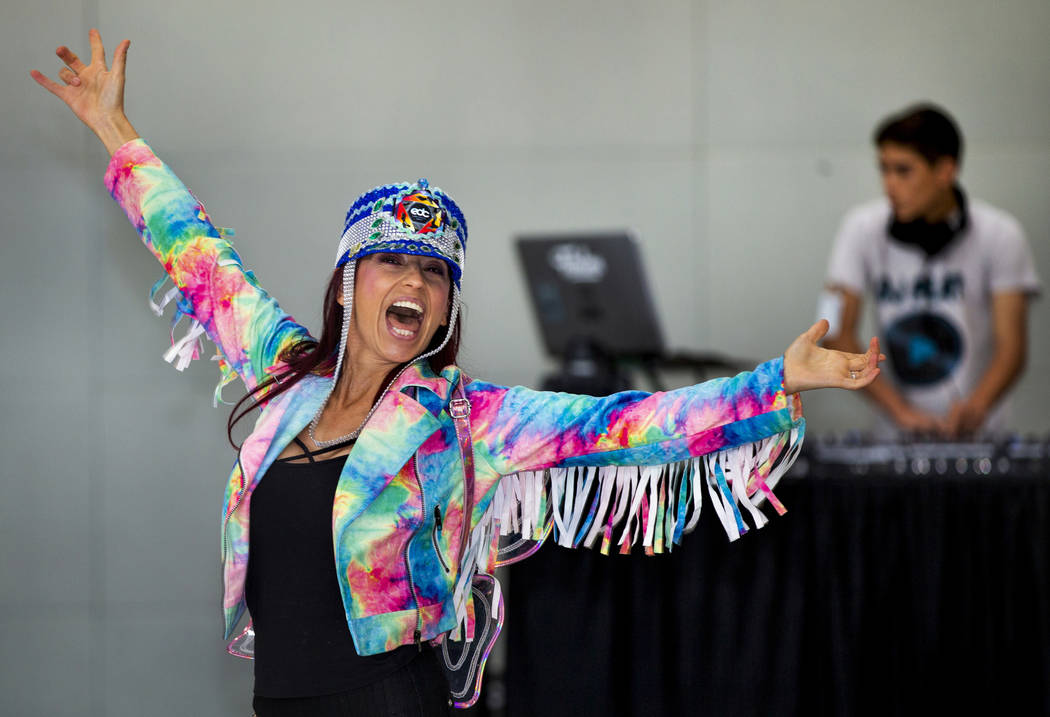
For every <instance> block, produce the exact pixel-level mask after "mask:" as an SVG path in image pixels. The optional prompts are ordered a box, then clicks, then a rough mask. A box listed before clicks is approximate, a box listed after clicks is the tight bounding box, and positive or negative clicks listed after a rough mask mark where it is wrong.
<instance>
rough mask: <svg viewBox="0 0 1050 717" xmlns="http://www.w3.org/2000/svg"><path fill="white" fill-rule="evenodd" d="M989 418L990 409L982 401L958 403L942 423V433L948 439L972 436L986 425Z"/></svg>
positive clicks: (971, 400) (973, 400)
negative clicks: (985, 421) (985, 420)
mask: <svg viewBox="0 0 1050 717" xmlns="http://www.w3.org/2000/svg"><path fill="white" fill-rule="evenodd" d="M987 417H988V407H987V406H985V405H984V404H983V403H981V402H980V401H977V400H975V399H973V398H968V399H966V400H965V401H956V402H955V403H953V404H952V407H951V408H950V409H948V415H947V416H945V417H944V420H943V421H942V426H943V427H942V432H943V433H944V435H945V436H947V437H948V438H959V437H960V436H970V435H973V434H974V433H976V432H977V431H978V430H979V429H980V428H981V426H983V425H984V419H986V418H987Z"/></svg>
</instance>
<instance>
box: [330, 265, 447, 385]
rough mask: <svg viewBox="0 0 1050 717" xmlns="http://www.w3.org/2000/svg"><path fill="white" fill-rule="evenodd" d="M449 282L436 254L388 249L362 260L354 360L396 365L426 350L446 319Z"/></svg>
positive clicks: (351, 347)
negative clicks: (417, 253) (387, 251)
mask: <svg viewBox="0 0 1050 717" xmlns="http://www.w3.org/2000/svg"><path fill="white" fill-rule="evenodd" d="M450 283H451V278H450V275H449V267H448V264H446V263H445V262H444V260H442V259H437V258H435V257H428V256H416V255H414V254H393V253H390V254H369V255H368V256H365V257H363V258H361V259H360V260H358V262H357V276H356V279H355V281H354V307H353V316H352V317H351V321H350V333H349V335H348V336H347V351H348V352H349V354H350V356H349V358H350V360H351V361H352V362H355V363H359V365H360V362H364V363H378V364H383V365H391V366H393V365H395V364H399V363H404V362H406V361H410V360H411V359H413V358H415V357H416V356H419V355H420V354H422V353H423V352H424V351H425V350H426V348H427V346H428V345H429V344H430V340H431V339H432V338H433V337H434V334H435V333H436V332H437V330H438V328H439V327H441V326H444V325H445V324H446V323H447V318H446V317H447V315H448V307H449V285H450ZM339 303H340V304H342V303H343V300H342V297H340V299H339Z"/></svg>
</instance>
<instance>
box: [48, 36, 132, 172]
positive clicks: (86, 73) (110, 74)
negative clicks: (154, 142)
mask: <svg viewBox="0 0 1050 717" xmlns="http://www.w3.org/2000/svg"><path fill="white" fill-rule="evenodd" d="M88 34H89V37H90V39H91V61H90V63H88V64H87V65H85V64H84V63H83V62H82V61H81V60H80V58H79V57H77V56H76V55H75V54H74V53H73V51H72V50H70V49H69V48H68V47H66V46H65V45H62V46H61V47H59V48H58V49H57V50H55V54H56V55H58V57H59V59H60V60H62V62H63V63H65V66H64V67H63V68H62V69H60V70H59V71H58V77H59V79H60V80H62V83H63V84H59V83H58V82H55V81H53V80H51V79H50V78H48V77H47V76H46V75H45V74H44V73H42V72H40V71H39V70H31V71H30V73H29V74H30V75H32V76H33V79H34V80H36V81H37V83H39V84H40V86H41V87H43V88H44V89H46V90H47V91H48V92H50V93H51V94H53V95H54V96H55V97H57V98H58V99H60V100H62V101H63V102H65V103H66V106H68V107H69V109H70V110H72V111H73V114H75V115H76V116H77V118H78V119H79V120H80V121H81V122H83V123H84V124H85V125H87V126H88V128H89V129H90V130H91V131H92V132H94V133H95V134H96V135H97V136H98V138H99V139H100V140H102V144H104V145H105V146H106V150H107V151H108V152H109V153H110V155H112V154H113V153H114V152H116V151H117V150H118V149H119V148H120V147H121V145H123V144H125V143H127V142H130V141H131V140H133V139H135V138H137V137H138V136H139V134H138V132H136V131H135V128H134V127H132V126H131V122H129V121H128V118H127V116H125V114H124V63H125V60H126V59H127V56H128V47H130V46H131V41H130V40H124V41H123V42H121V43H120V44H119V45H117V50H116V52H115V53H114V54H113V66H112V67H110V68H108V69H107V68H106V50H105V48H104V47H103V46H102V36H101V35H99V32H98V30H96V29H94V28H92V29H91V32H90V33H88Z"/></svg>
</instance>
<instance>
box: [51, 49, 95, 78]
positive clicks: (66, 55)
mask: <svg viewBox="0 0 1050 717" xmlns="http://www.w3.org/2000/svg"><path fill="white" fill-rule="evenodd" d="M55 54H56V55H58V59H60V60H62V62H64V63H66V65H67V66H68V67H69V69H71V70H73V72H82V71H83V70H84V69H86V68H87V65H85V64H84V63H83V62H81V61H80V58H79V57H77V56H76V54H75V53H74V52H73V51H72V50H70V49H69V48H68V47H66V46H65V45H62V46H61V47H59V48H58V49H57V50H55Z"/></svg>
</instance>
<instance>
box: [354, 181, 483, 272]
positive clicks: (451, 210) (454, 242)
mask: <svg viewBox="0 0 1050 717" xmlns="http://www.w3.org/2000/svg"><path fill="white" fill-rule="evenodd" d="M466 246H467V221H466V219H465V218H464V216H463V212H462V211H460V208H459V206H457V205H456V203H455V202H454V201H452V198H451V197H449V196H448V195H447V194H445V193H444V192H442V191H441V190H440V189H438V188H437V187H433V188H432V187H431V186H430V184H429V183H428V182H427V180H425V179H420V180H419V181H418V182H416V183H415V184H407V183H401V184H385V185H383V186H381V187H376V188H375V189H373V190H372V191H370V192H366V193H365V194H362V195H361V196H360V197H358V198H357V200H355V201H354V203H353V204H351V205H350V209H349V210H348V211H347V213H346V223H345V224H344V227H343V236H342V238H341V239H340V241H339V250H338V252H337V254H336V262H335V265H336V267H339V266H342V265H343V264H345V263H346V262H348V261H352V260H354V259H360V258H361V257H363V256H366V255H368V254H376V253H379V252H396V253H399V254H417V255H420V256H437V257H440V258H442V259H444V260H445V261H446V262H447V263H448V265H449V269H450V270H451V274H452V281H453V282H454V283H455V284H456V286H459V285H460V279H461V277H462V276H463V260H464V258H465V255H466Z"/></svg>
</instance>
